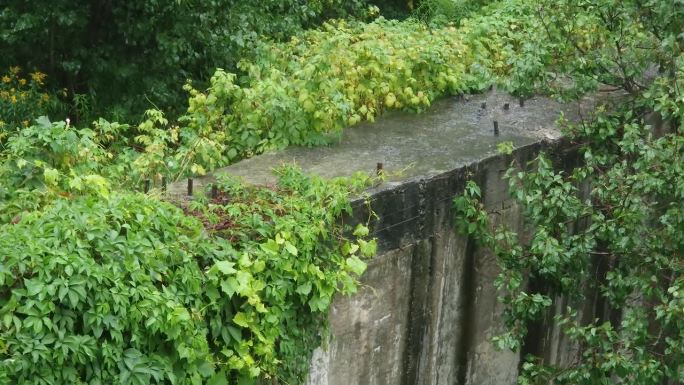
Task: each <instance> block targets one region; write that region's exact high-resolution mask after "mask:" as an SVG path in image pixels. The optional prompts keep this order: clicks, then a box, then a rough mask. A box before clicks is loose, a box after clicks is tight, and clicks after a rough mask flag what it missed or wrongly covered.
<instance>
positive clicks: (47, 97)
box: [40, 92, 50, 102]
mask: <svg viewBox="0 0 684 385" xmlns="http://www.w3.org/2000/svg"><path fill="white" fill-rule="evenodd" d="M40 99H41V100H42V101H44V102H47V101H48V100H50V95H48V94H47V93H45V92H44V93H42V94H40Z"/></svg>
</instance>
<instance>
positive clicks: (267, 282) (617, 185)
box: [0, 0, 684, 385]
mask: <svg viewBox="0 0 684 385" xmlns="http://www.w3.org/2000/svg"><path fill="white" fill-rule="evenodd" d="M486 3H491V4H489V5H485V4H486ZM380 5H381V7H382V8H383V9H385V7H386V6H387V7H390V8H394V9H396V10H399V11H398V12H403V11H406V10H412V9H413V10H414V11H415V13H414V15H415V19H408V20H404V21H388V20H385V19H384V18H382V17H380V18H378V19H377V20H375V21H373V22H370V23H362V22H359V21H358V20H356V21H355V20H334V21H328V22H324V23H323V21H325V20H327V19H329V18H331V17H339V16H345V15H356V16H359V17H361V16H363V17H365V16H366V15H365V14H366V13H369V16H377V11H378V9H377V8H374V7H371V8H365V6H363V2H362V1H353V2H345V1H339V0H330V1H298V0H288V1H285V2H282V1H266V2H244V1H211V2H198V1H178V2H173V1H171V2H160V1H143V2H135V3H132V2H127V3H125V4H124V3H116V2H108V1H96V2H87V3H86V2H82V3H81V2H51V3H50V4H47V3H45V2H41V1H38V2H30V3H28V2H22V1H10V2H9V3H7V6H6V7H4V8H3V9H1V10H0V38H1V39H2V40H3V41H5V42H7V43H8V45H9V47H10V49H9V50H6V51H7V54H6V55H4V56H2V57H0V68H8V70H7V72H6V74H5V75H4V76H3V77H2V78H1V82H0V121H2V122H1V123H0V180H1V181H2V183H1V184H0V233H1V234H2V237H0V293H2V295H0V382H3V383H5V382H7V383H13V384H14V383H16V384H35V383H45V384H73V383H88V384H109V383H123V384H149V383H159V384H168V383H175V384H184V383H188V384H201V383H207V384H212V385H218V384H227V383H231V384H232V383H235V382H236V381H237V383H239V384H248V383H254V381H255V378H256V377H262V378H273V379H274V380H277V381H280V382H281V383H291V384H295V383H299V382H301V380H302V379H303V376H304V374H305V372H306V370H307V364H308V359H309V355H310V353H311V351H312V349H313V348H314V347H316V346H318V345H319V343H320V342H321V336H322V335H323V334H322V330H321V326H322V325H324V324H325V313H326V311H327V308H328V305H329V303H330V300H331V298H332V296H333V294H334V293H336V292H344V293H349V292H353V291H354V289H355V287H356V281H355V277H356V276H358V274H361V273H362V272H363V270H364V269H365V264H364V262H362V258H363V257H365V256H369V255H371V254H372V253H373V252H374V249H375V244H374V242H373V241H366V240H364V239H363V238H364V237H366V236H367V235H368V234H367V232H368V230H367V229H366V228H365V227H363V226H360V227H358V228H357V229H356V231H355V232H354V233H353V236H352V238H353V240H348V239H347V238H348V237H346V236H345V235H344V234H349V233H350V232H351V229H346V230H348V231H346V232H345V229H344V228H342V227H341V226H340V225H339V222H338V218H339V217H340V215H343V214H344V213H347V212H348V210H349V206H348V200H347V198H348V196H349V194H350V193H352V192H353V191H359V189H361V188H363V186H364V185H365V183H366V182H367V180H366V179H365V178H362V177H359V178H355V179H351V180H344V181H340V180H336V181H328V182H324V181H322V180H319V179H317V178H310V177H306V176H304V175H302V174H301V173H299V172H297V171H295V170H293V169H283V170H280V171H279V177H280V181H279V183H278V184H277V185H276V186H271V187H259V188H247V187H244V186H242V185H240V184H239V183H237V182H235V181H231V180H220V181H219V182H218V184H219V186H220V190H221V191H222V193H221V194H220V195H219V197H218V198H216V199H213V200H209V199H206V198H203V197H199V198H197V199H195V200H194V201H192V202H189V203H178V202H177V203H176V204H175V205H173V204H170V203H168V202H164V200H163V199H160V198H161V196H160V195H158V194H157V190H153V193H152V194H148V195H143V194H140V193H136V192H133V191H135V190H136V189H138V188H139V187H140V185H141V183H142V181H143V180H145V179H151V180H152V181H154V182H159V181H160V179H161V178H162V176H166V177H168V178H169V179H170V180H174V179H178V178H179V177H181V176H185V175H188V174H204V173H205V172H207V171H208V170H212V169H215V168H217V167H220V166H223V165H227V164H230V163H232V162H235V161H237V160H239V159H242V158H245V157H250V156H252V155H255V154H258V153H261V152H263V151H266V150H270V149H275V148H282V147H285V146H288V145H316V144H323V143H329V142H330V141H333V140H334V139H335V138H337V137H338V135H339V134H340V132H341V130H342V129H343V128H344V127H347V126H350V125H354V124H356V123H359V122H361V121H373V120H374V119H375V118H376V117H377V116H380V115H381V114H382V113H383V112H384V111H386V110H389V109H403V110H409V111H416V112H419V111H422V110H424V109H426V108H428V107H429V106H430V104H431V103H432V101H434V100H435V99H436V98H439V97H442V96H445V95H452V94H459V93H463V92H468V91H479V90H482V89H485V88H486V87H488V86H489V85H490V84H492V83H497V84H499V85H500V86H502V87H504V88H505V89H507V90H508V91H510V92H513V93H515V94H516V95H519V96H522V97H528V96H531V95H533V94H535V93H546V94H550V95H553V96H556V97H559V98H562V99H574V98H578V97H580V96H582V95H585V94H586V93H587V92H593V91H596V90H597V89H598V88H599V87H605V86H606V85H609V86H611V87H613V88H615V89H619V90H622V91H624V95H623V99H621V100H622V106H617V107H616V106H612V107H610V108H609V109H603V108H601V109H599V110H597V111H596V113H595V114H594V115H592V119H590V120H587V121H585V122H583V123H582V124H579V125H573V124H569V123H568V124H567V125H566V126H567V127H566V135H567V136H568V138H569V140H571V141H573V142H575V143H578V144H579V145H580V146H581V148H580V153H581V154H582V155H583V156H584V162H583V164H581V165H578V166H577V167H574V168H573V169H572V170H564V171H559V170H557V169H556V168H555V167H554V165H553V164H552V162H551V160H550V159H548V158H547V157H546V156H544V155H542V156H540V157H539V158H538V159H537V160H536V161H535V162H533V163H532V164H530V165H514V166H515V168H512V169H511V171H509V173H508V174H507V178H508V179H509V181H510V186H511V190H512V192H513V195H514V197H515V198H516V199H517V200H518V202H519V203H520V205H521V206H522V207H523V209H524V212H525V214H526V219H527V223H528V228H527V230H526V234H525V236H519V235H517V234H513V233H511V232H510V231H508V230H506V229H497V230H496V231H494V232H490V229H489V225H488V216H487V213H485V212H484V211H482V210H481V208H480V206H479V204H478V199H479V190H478V188H477V186H476V185H474V184H469V186H468V188H467V191H466V195H465V196H464V197H462V198H461V199H458V200H457V201H456V208H457V209H458V210H459V212H460V213H461V216H460V219H461V220H460V222H459V223H460V224H461V226H462V230H463V231H467V232H468V233H470V234H472V235H473V236H474V237H476V238H477V239H479V240H480V241H481V242H482V244H483V245H484V246H486V247H489V248H491V250H492V251H493V252H494V253H495V254H496V255H497V257H498V258H499V261H500V263H501V266H502V273H501V276H500V277H499V280H498V282H497V284H498V285H499V287H500V288H501V289H502V293H503V300H504V303H505V305H506V308H507V313H506V317H507V318H506V320H507V324H508V326H510V330H509V331H508V333H506V334H504V335H502V336H500V337H499V338H498V339H497V342H498V343H499V345H500V346H501V347H509V348H515V349H522V350H523V352H524V353H526V354H529V356H528V357H527V361H526V363H525V364H524V365H523V367H522V375H521V378H520V380H519V383H521V384H533V383H534V384H536V383H554V384H587V385H589V384H592V385H593V384H609V383H610V384H612V383H628V382H629V383H633V384H639V385H641V384H644V385H646V384H657V383H661V382H662V381H664V380H666V379H669V380H671V381H679V382H682V381H684V369H683V368H682V366H681V365H682V364H681V363H682V362H684V351H683V350H682V349H683V347H684V343H682V341H684V324H683V321H682V320H683V319H684V313H682V309H684V302H683V300H682V298H684V297H683V295H684V294H682V293H684V279H683V278H682V277H683V275H682V272H683V270H684V261H683V260H682V254H683V253H682V250H683V249H684V238H682V234H684V220H683V218H684V207H682V202H684V196H683V195H684V185H682V181H683V180H684V175H683V173H684V170H683V168H682V165H683V164H684V162H682V155H683V154H684V148H683V146H684V141H682V130H683V129H684V128H683V126H682V121H683V120H684V94H683V92H684V91H682V89H683V88H682V87H684V83H683V81H682V76H683V75H684V56H683V55H682V47H683V46H684V42H683V41H682V35H680V34H681V31H682V30H684V10H682V6H681V4H680V3H678V2H667V1H658V0H628V1H618V0H581V1H577V0H553V1H552V0H540V1H525V0H505V1H498V2H488V1H480V0H472V1H471V0H464V1H442V0H425V1H421V2H415V3H414V2H411V1H399V0H397V1H383V2H380ZM321 23H322V24H321ZM312 26H318V27H317V28H315V29H311V30H308V31H303V29H304V28H307V27H312ZM3 53H4V52H3ZM17 64H20V65H21V66H22V67H23V69H19V68H17V67H11V66H15V65H17ZM215 67H219V68H224V69H225V70H222V69H219V70H216V71H215V70H214V69H215ZM31 71H43V72H48V74H49V75H50V76H49V77H48V78H47V80H46V78H45V76H44V75H43V74H42V73H41V72H31ZM231 71H232V72H234V73H232V72H231ZM210 73H213V76H212V77H211V79H210V80H209V82H208V86H209V87H208V88H206V89H205V86H206V84H204V83H202V81H206V80H207V77H208V74H210ZM25 74H26V75H25ZM186 79H193V80H194V82H188V83H186V86H185V87H184V89H185V91H187V92H188V93H189V99H188V103H187V108H186V109H185V111H181V109H180V107H179V106H181V105H182V104H183V103H182V102H181V99H182V97H181V96H180V95H179V92H180V89H181V88H180V87H178V86H177V85H178V84H182V83H183V82H185V81H186ZM46 81H47V82H48V83H50V82H51V88H45V86H46V84H45V83H46ZM61 87H65V88H66V91H64V90H61ZM50 89H51V90H52V92H46V90H50ZM56 90H59V92H56ZM65 93H66V94H67V95H68V98H67V99H69V100H67V102H68V103H67V104H68V105H69V106H70V107H69V108H70V110H65V109H64V107H63V106H62V105H60V104H59V103H58V102H57V99H58V97H57V95H59V98H62V99H63V100H64V98H65V96H64V94H65ZM145 99H149V100H145ZM152 103H154V104H157V105H159V106H161V108H159V107H156V106H155V108H153V109H149V108H150V106H152ZM145 109H148V110H147V112H146V113H145V116H144V119H143V121H142V123H141V124H138V125H135V124H119V123H114V122H110V121H107V120H104V119H97V120H96V121H95V122H93V123H92V124H91V125H90V126H88V127H85V126H86V125H85V124H83V122H78V120H83V119H84V117H91V116H95V115H96V114H99V113H100V112H102V111H105V110H106V113H107V115H108V116H110V117H111V116H113V117H117V116H118V117H124V116H125V117H131V116H136V115H137V114H139V113H140V112H141V111H143V110H145ZM162 111H163V112H162ZM44 114H52V115H53V117H54V116H57V117H58V119H55V121H50V120H49V119H48V118H47V117H40V116H41V115H44ZM65 114H66V115H69V116H71V117H72V120H73V121H74V122H75V123H76V122H77V124H76V125H74V124H72V122H70V121H69V120H62V119H61V118H62V115H65ZM176 117H178V119H176ZM136 120H137V119H136ZM136 120H132V121H131V122H132V123H134V122H136ZM651 124H652V125H654V126H650V125H651ZM79 127H81V128H79ZM84 127H85V128H84ZM501 148H502V149H506V148H507V146H505V145H503V146H501ZM520 167H523V168H524V169H525V170H527V171H520V170H518V168H520ZM583 186H590V187H586V188H585V187H583ZM528 235H529V236H528ZM597 268H598V270H599V271H601V274H599V275H598V276H597V275H596V274H595V273H594V271H595V270H596V269H597ZM530 282H531V284H529V285H528V283H530ZM593 292H595V293H598V298H599V303H600V304H601V306H603V307H604V308H605V309H607V310H605V311H604V312H600V313H597V317H598V318H597V319H595V320H594V319H586V318H582V317H581V315H582V314H583V313H582V309H581V307H580V306H579V305H577V304H579V303H582V301H583V300H584V299H585V298H582V296H583V295H587V293H593ZM558 298H569V299H570V300H569V302H568V304H570V307H568V308H567V309H560V310H559V313H558V314H554V313H553V310H552V309H554V307H553V306H552V305H553V304H554V301H556V300H558ZM601 306H597V307H601ZM650 309H653V310H654V312H652V313H655V314H652V313H649V312H648V310H650ZM553 315H555V316H556V317H557V320H558V321H557V322H558V324H559V325H561V327H562V331H563V333H564V334H565V335H566V336H568V337H569V338H570V339H571V340H572V341H574V342H575V343H576V346H577V347H578V356H577V357H576V360H574V361H572V362H561V363H558V362H545V361H543V360H541V359H540V358H539V357H536V356H535V354H538V353H539V351H538V349H537V348H538V347H537V346H535V344H534V343H532V342H531V341H530V340H529V339H528V340H526V339H525V338H526V336H527V335H528V333H527V332H528V330H529V329H530V325H535V324H534V322H539V320H540V319H548V318H549V317H550V316H553ZM533 327H534V326H533Z"/></svg>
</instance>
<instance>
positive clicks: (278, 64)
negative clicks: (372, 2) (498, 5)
mask: <svg viewBox="0 0 684 385" xmlns="http://www.w3.org/2000/svg"><path fill="white" fill-rule="evenodd" d="M494 45H495V43H494V42H491V41H490V37H489V36H488V35H487V34H486V33H484V32H481V31H480V30H479V29H477V30H475V29H473V28H471V26H467V27H464V28H462V29H456V28H453V27H446V28H440V29H434V30H428V29H427V27H426V26H424V25H423V24H421V23H418V22H413V21H405V22H396V21H386V20H383V19H380V20H378V21H375V22H373V23H369V24H363V23H347V22H344V21H339V22H334V23H327V24H325V25H324V26H323V27H322V28H321V29H317V30H312V31H308V32H306V33H304V34H302V35H300V36H298V37H295V38H292V39H291V40H290V41H289V42H287V43H282V44H273V43H268V44H262V45H260V46H259V48H258V51H257V52H258V54H257V57H258V58H259V60H257V61H253V62H249V61H244V62H242V63H241V64H240V68H241V69H242V70H243V71H244V73H246V74H247V76H245V77H242V78H238V77H237V76H236V75H234V74H230V73H227V72H225V71H223V70H218V71H217V72H216V73H215V74H214V76H213V77H212V79H211V86H210V88H209V89H208V90H207V91H206V92H200V91H198V90H195V89H193V88H192V87H190V86H187V87H186V88H187V89H188V90H189V92H190V94H191V97H190V100H189V107H188V111H187V114H186V115H184V116H183V117H181V119H180V124H181V132H184V134H183V135H188V136H189V137H192V140H193V141H194V142H199V141H200V139H201V140H203V141H204V143H213V144H214V146H213V147H208V148H207V149H205V150H204V151H205V154H206V155H203V156H202V157H200V155H199V154H200V152H199V151H198V152H196V153H197V154H198V159H199V161H198V162H197V164H196V167H195V169H199V167H204V166H205V165H206V164H209V168H213V167H216V166H220V165H225V164H227V163H229V162H233V161H235V160H238V159H241V158H244V157H249V156H251V155H254V154H258V153H261V152H263V151H266V150H270V149H275V148H282V147H286V146H288V145H316V144H323V143H327V142H329V141H330V140H331V139H333V138H335V137H337V135H339V133H340V132H341V130H342V128H343V127H347V126H349V125H354V124H356V123H358V122H361V121H363V120H368V121H373V120H374V119H375V117H376V116H378V115H380V114H381V113H382V112H383V111H385V110H388V109H404V110H411V111H421V110H424V109H426V108H427V107H428V106H429V105H430V104H431V102H432V101H433V100H434V99H435V98H438V97H440V96H443V95H448V94H458V93H463V92H466V91H472V90H480V89H483V88H485V87H486V86H488V85H489V84H490V83H491V82H492V81H493V80H494V79H493V74H494V71H492V70H493V69H495V68H496V67H504V65H505V63H504V62H503V61H502V60H503V58H502V57H503V55H500V54H496V55H499V56H500V57H498V56H497V57H490V56H491V55H492V52H491V50H490V47H493V46H494ZM149 124H151V123H149ZM186 147H191V146H188V145H187V144H186ZM202 158H204V160H202Z"/></svg>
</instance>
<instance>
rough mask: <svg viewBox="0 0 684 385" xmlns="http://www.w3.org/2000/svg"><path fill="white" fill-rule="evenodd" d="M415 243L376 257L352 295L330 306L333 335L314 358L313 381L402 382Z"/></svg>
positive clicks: (340, 384) (333, 384)
mask: <svg viewBox="0 0 684 385" xmlns="http://www.w3.org/2000/svg"><path fill="white" fill-rule="evenodd" d="M415 249H416V247H415V246H409V247H406V248H404V249H396V250H392V251H389V252H386V253H383V254H382V255H379V256H377V257H376V258H374V259H373V260H372V261H371V262H370V263H369V266H368V271H367V273H366V274H365V275H364V276H363V278H362V280H361V284H362V285H361V288H360V290H359V292H358V293H357V294H355V295H354V296H351V297H345V296H337V297H336V298H335V300H334V301H333V304H332V307H331V309H330V327H331V331H332V339H331V340H330V341H329V344H328V347H327V349H326V348H319V349H318V350H317V351H316V352H315V353H314V357H313V359H312V365H311V370H310V374H309V380H308V384H310V385H314V384H315V385H319V384H326V385H349V384H368V385H375V384H378V385H379V384H401V383H402V382H401V381H402V379H403V378H404V352H405V350H406V342H407V337H408V332H409V329H410V328H409V306H410V302H409V300H410V298H411V280H412V275H413V271H412V269H411V267H412V261H413V256H414V251H415Z"/></svg>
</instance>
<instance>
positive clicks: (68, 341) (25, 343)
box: [0, 169, 374, 385]
mask: <svg viewBox="0 0 684 385" xmlns="http://www.w3.org/2000/svg"><path fill="white" fill-rule="evenodd" d="M360 182H361V185H363V181H360ZM48 183H50V182H48ZM220 186H221V190H222V191H224V192H225V195H223V196H222V198H221V199H220V200H218V201H213V202H211V203H209V204H203V203H201V200H200V201H197V202H193V203H192V204H191V205H190V207H186V209H185V210H186V212H187V213H188V214H190V216H188V215H185V214H184V213H183V212H182V211H181V210H180V209H179V208H177V207H175V206H173V205H171V204H169V203H164V202H161V201H159V200H156V199H150V198H149V197H147V196H145V195H142V194H132V193H121V192H117V191H108V192H107V193H106V194H105V195H104V196H103V195H102V194H83V195H80V196H73V197H64V196H56V197H54V198H53V199H52V200H51V201H50V202H49V204H47V205H46V206H45V207H44V208H43V209H40V210H36V211H27V212H23V213H22V214H21V216H20V217H18V218H15V219H14V220H13V221H12V222H11V223H6V224H4V225H2V226H0V232H2V234H3V237H1V238H0V292H1V293H3V295H2V296H0V380H2V382H3V383H13V384H32V385H33V384H76V383H88V384H111V383H121V384H145V385H146V384H150V383H157V384H164V383H175V384H200V383H203V382H206V381H209V383H212V384H225V383H227V381H229V380H230V379H231V378H233V377H235V376H237V377H239V378H242V380H241V381H242V382H241V383H251V382H253V380H250V379H253V378H254V377H256V376H258V375H262V376H265V377H271V376H280V377H282V379H284V380H286V381H287V382H289V383H292V382H294V381H297V380H301V379H302V377H303V376H304V375H305V373H306V370H307V369H308V361H307V357H308V356H309V354H310V352H311V350H312V349H313V348H315V347H316V346H318V344H319V342H320V337H321V335H320V330H319V328H320V325H321V324H323V323H325V319H326V311H327V308H328V305H329V303H330V301H331V298H332V296H333V294H334V293H335V292H338V291H343V292H347V293H348V292H353V291H354V290H355V288H356V283H355V279H354V277H355V276H357V275H358V274H361V273H362V272H363V270H364V269H365V263H363V262H362V261H361V260H360V259H359V257H362V256H368V255H371V254H372V253H373V252H374V243H373V242H366V241H363V240H362V239H359V240H358V241H355V242H349V241H346V240H344V238H343V237H341V233H340V232H341V231H342V229H341V228H338V226H336V219H337V217H338V216H339V215H341V214H342V213H344V212H347V211H348V210H349V205H348V200H347V196H348V194H349V187H347V186H348V182H345V181H332V182H324V181H323V180H321V179H318V178H309V177H305V176H303V175H302V174H301V173H299V172H297V171H295V170H292V169H285V170H282V171H281V179H280V183H279V185H278V186H277V187H276V188H275V189H268V188H246V187H242V186H240V185H239V184H236V183H235V182H232V181H224V182H221V184H220ZM192 216H194V217H196V218H193V217H192ZM355 235H358V236H365V235H367V229H365V228H364V227H359V228H358V229H357V231H356V232H355Z"/></svg>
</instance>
